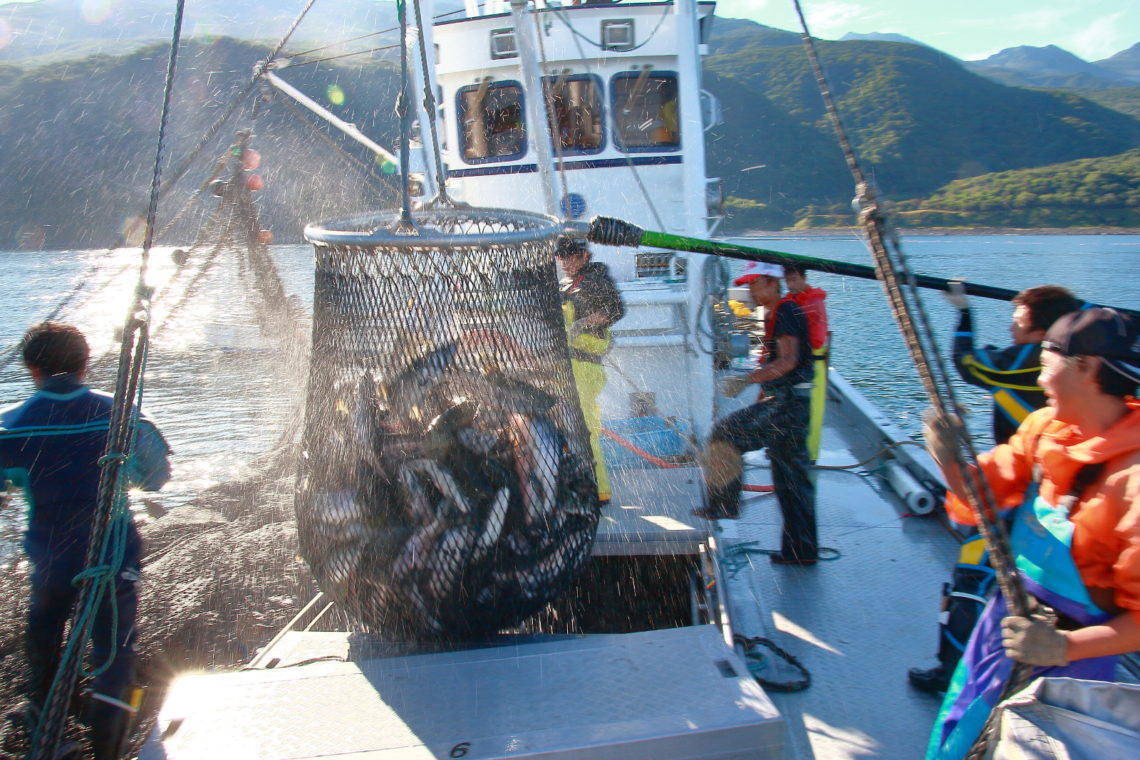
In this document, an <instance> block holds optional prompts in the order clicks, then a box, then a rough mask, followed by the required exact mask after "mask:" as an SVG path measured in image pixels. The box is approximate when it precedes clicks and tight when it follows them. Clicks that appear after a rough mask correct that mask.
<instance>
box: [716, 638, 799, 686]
mask: <svg viewBox="0 0 1140 760" xmlns="http://www.w3.org/2000/svg"><path fill="white" fill-rule="evenodd" d="M732 641H733V643H734V644H736V646H738V647H740V650H741V655H742V656H743V657H744V661H745V663H746V664H747V665H748V673H749V675H751V676H752V677H753V678H755V679H756V682H757V683H759V684H760V685H761V686H763V687H764V688H765V689H768V690H769V691H779V692H784V693H790V692H795V691H803V690H804V689H806V688H807V687H809V686H811V673H810V672H808V669H807V668H806V667H804V664H803V663H801V662H800V661H799V660H798V659H797V658H796V657H795V655H792V654H790V653H789V652H787V651H785V650H784V649H781V648H780V647H778V646H776V643H775V642H774V641H772V640H771V639H768V638H764V637H763V636H752V637H748V636H742V635H741V634H739V633H737V634H734V635H733V637H732ZM760 647H767V648H768V649H770V650H772V653H773V654H775V655H776V656H777V657H779V658H780V659H781V660H783V661H784V662H786V663H787V664H788V665H790V666H792V667H793V668H795V669H796V670H797V671H799V673H800V674H801V678H799V679H797V680H795V681H773V680H772V679H770V678H766V677H764V676H763V675H761V674H762V673H763V672H764V671H766V670H767V669H768V658H767V657H765V656H764V654H763V652H761V651H759V650H760Z"/></svg>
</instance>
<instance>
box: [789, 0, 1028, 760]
mask: <svg viewBox="0 0 1140 760" xmlns="http://www.w3.org/2000/svg"><path fill="white" fill-rule="evenodd" d="M794 3H795V8H796V13H797V15H798V16H799V19H800V25H801V27H802V28H803V33H802V35H801V37H802V39H803V43H804V47H805V48H806V50H807V53H808V59H809V61H810V62H811V67H812V71H813V72H814V74H815V79H816V83H817V84H818V86H819V89H820V94H821V96H822V97H823V100H824V104H825V107H826V109H827V114H828V117H829V118H830V120H831V123H832V126H833V127H834V129H835V133H836V135H837V137H838V138H839V143H840V146H841V148H842V150H843V155H844V159H845V160H846V162H847V166H848V168H849V169H850V171H851V174H852V177H853V178H854V179H855V183H856V195H857V199H856V200H857V202H858V204H859V207H860V215H859V216H860V222H861V223H862V225H863V228H864V230H865V231H866V233H867V240H868V245H869V246H870V248H871V252H872V255H873V257H874V259H875V269H876V273H877V274H878V276H879V278H880V279H881V280H882V281H883V285H884V288H885V290H886V292H887V297H888V300H889V301H890V305H891V310H892V312H893V314H894V317H895V320H896V322H898V324H899V329H900V330H901V331H902V333H903V336H904V338H905V339H906V343H907V348H908V349H909V350H910V352H911V358H912V360H913V361H914V363H915V367H916V368H917V369H918V372H919V376H920V378H921V379H922V383H923V386H924V388H925V390H926V393H927V395H928V396H929V397H930V401H931V404H932V406H933V407H934V409H935V410H936V414H938V415H939V416H940V417H941V418H942V419H944V420H946V421H947V422H948V423H949V425H950V427H951V430H952V432H953V435H954V436H955V438H956V439H957V442H958V450H957V451H956V452H955V453H956V456H955V462H954V466H955V467H957V468H959V470H960V471H961V472H962V473H963V478H962V480H963V482H964V484H965V488H966V491H967V496H968V498H969V502H970V506H971V508H972V509H973V511H974V513H975V516H976V517H977V522H978V529H979V531H980V532H981V534H982V536H983V538H984V539H985V542H986V546H987V548H988V550H989V553H990V560H991V564H992V565H993V568H994V571H995V573H996V578H997V581H998V585H999V586H1000V587H1001V590H1002V594H1003V595H1004V596H1005V598H1006V600H1007V602H1008V604H1009V606H1010V609H1011V611H1012V612H1013V614H1015V615H1019V616H1025V615H1027V614H1028V612H1029V602H1028V597H1027V595H1026V592H1025V589H1024V587H1023V585H1022V583H1021V578H1020V576H1019V575H1018V574H1017V571H1016V569H1015V567H1014V563H1013V556H1012V551H1011V549H1010V547H1009V537H1008V535H1007V532H1006V529H1005V525H1004V522H1003V521H1002V520H1001V519H1000V517H999V515H998V512H997V507H996V500H995V499H994V497H993V494H992V492H991V491H990V488H989V484H988V483H987V482H986V480H985V478H984V477H983V476H982V475H981V474H980V471H979V470H977V468H976V466H972V465H975V464H976V462H977V452H976V451H975V449H974V445H973V440H972V439H971V437H970V435H969V433H968V432H967V431H966V428H965V425H964V424H963V422H962V419H961V415H959V414H958V413H957V410H958V409H959V406H958V404H957V402H956V400H955V394H954V389H953V385H952V383H951V382H950V379H949V373H948V371H947V369H946V365H945V361H944V360H943V358H942V356H941V354H940V353H939V351H938V344H937V341H936V340H935V337H934V331H933V329H932V328H931V326H930V322H929V320H928V318H927V315H926V312H925V311H924V310H923V308H922V304H921V301H920V299H919V296H918V286H917V284H916V282H915V278H914V275H913V273H912V272H911V271H910V268H909V265H908V264H907V262H906V258H905V256H904V255H903V253H902V249H901V245H900V243H899V240H898V237H897V234H896V233H895V231H894V229H893V228H892V227H891V225H890V223H889V220H888V219H887V217H886V214H885V212H884V211H883V209H882V208H881V207H880V205H879V202H878V198H877V197H876V193H875V191H874V189H873V188H872V187H871V184H870V183H869V182H868V181H867V180H866V177H865V176H864V175H863V172H862V170H861V169H860V167H859V163H858V160H857V159H856V157H855V152H854V150H853V149H852V147H851V142H850V141H849V140H848V138H847V134H846V131H845V130H844V128H843V122H842V120H841V119H840V117H839V112H838V109H837V108H836V106H835V103H834V100H833V99H832V97H831V91H830V88H829V87H828V84H827V79H826V77H825V76H824V72H823V67H822V66H821V64H820V62H819V56H818V54H817V53H816V49H815V44H814V41H813V39H812V36H811V33H810V31H809V30H808V25H807V20H806V19H805V18H804V14H803V9H802V7H801V6H800V2H799V0H794ZM892 254H893V257H892ZM904 284H905V286H906V287H905V289H904V287H903V286H904ZM916 322H917V323H918V324H917V325H916ZM1031 672H1032V666H1029V665H1024V664H1022V663H1018V662H1015V663H1014V666H1013V670H1012V672H1011V673H1010V677H1009V680H1008V681H1007V683H1006V686H1005V690H1004V692H1003V695H1002V696H1003V698H1004V697H1005V696H1008V695H1009V694H1012V693H1013V692H1015V691H1017V690H1019V689H1020V688H1022V687H1023V686H1024V685H1025V683H1026V682H1027V681H1028V677H1029V675H1030V673H1031ZM993 719H994V712H992V711H991V713H990V718H989V720H988V721H987V723H986V727H985V728H984V729H983V730H982V734H981V736H980V737H979V738H978V741H977V743H976V744H975V745H974V747H973V748H972V749H971V751H970V753H969V755H968V756H967V757H968V758H977V757H981V756H982V755H983V754H984V753H985V749H986V745H987V743H988V737H989V734H990V733H991V729H992V724H993Z"/></svg>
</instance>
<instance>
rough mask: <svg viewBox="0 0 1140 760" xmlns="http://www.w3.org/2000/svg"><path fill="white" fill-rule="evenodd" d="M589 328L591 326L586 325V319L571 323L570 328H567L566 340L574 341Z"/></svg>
mask: <svg viewBox="0 0 1140 760" xmlns="http://www.w3.org/2000/svg"><path fill="white" fill-rule="evenodd" d="M589 327H590V326H589V325H587V324H586V318H585V317H582V319H576V320H574V321H573V322H571V323H570V326H569V327H567V328H566V340H568V341H573V340H574V339H575V338H577V337H578V336H579V335H581V334H582V333H584V332H586V330H588V329H589Z"/></svg>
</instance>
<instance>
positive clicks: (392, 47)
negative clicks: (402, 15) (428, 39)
mask: <svg viewBox="0 0 1140 760" xmlns="http://www.w3.org/2000/svg"><path fill="white" fill-rule="evenodd" d="M398 47H399V45H382V46H380V47H374V48H368V49H367V50H356V51H353V52H351V53H341V54H340V55H330V56H326V57H325V58H312V59H309V60H307V61H299V62H297V63H290V64H289V65H288V66H282V67H281V70H284V69H295V68H298V67H300V66H311V65H313V64H315V63H324V62H325V61H337V60H340V59H341V58H351V57H353V56H355V55H368V54H369V53H380V52H383V51H385V50H395V49H396V48H398Z"/></svg>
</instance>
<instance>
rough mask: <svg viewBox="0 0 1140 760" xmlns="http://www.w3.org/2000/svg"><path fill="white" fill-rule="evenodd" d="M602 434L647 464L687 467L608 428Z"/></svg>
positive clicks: (767, 490) (763, 490)
mask: <svg viewBox="0 0 1140 760" xmlns="http://www.w3.org/2000/svg"><path fill="white" fill-rule="evenodd" d="M601 434H602V435H604V436H605V437H606V438H609V439H610V440H611V441H613V442H615V443H616V444H618V445H619V446H621V447H622V448H624V449H626V450H627V451H632V452H633V453H634V454H637V455H638V456H639V457H641V458H642V459H644V460H645V461H646V462H649V463H650V464H653V465H657V466H658V467H660V468H662V469H666V470H674V469H677V468H679V467H685V466H686V465H683V464H675V463H673V462H666V461H665V460H664V459H662V458H661V457H658V456H654V455H653V454H650V453H649V452H648V451H646V450H645V449H643V448H640V447H639V446H637V445H636V444H633V443H630V442H629V441H627V440H626V439H624V438H622V437H621V436H620V435H618V434H617V433H615V432H614V431H612V430H610V429H608V428H602V429H601ZM775 488H776V487H775V486H754V485H745V486H742V487H741V490H742V491H750V492H753V493H771V492H772V491H773V490H775Z"/></svg>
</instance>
